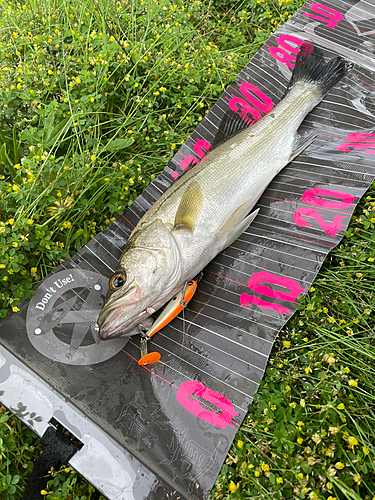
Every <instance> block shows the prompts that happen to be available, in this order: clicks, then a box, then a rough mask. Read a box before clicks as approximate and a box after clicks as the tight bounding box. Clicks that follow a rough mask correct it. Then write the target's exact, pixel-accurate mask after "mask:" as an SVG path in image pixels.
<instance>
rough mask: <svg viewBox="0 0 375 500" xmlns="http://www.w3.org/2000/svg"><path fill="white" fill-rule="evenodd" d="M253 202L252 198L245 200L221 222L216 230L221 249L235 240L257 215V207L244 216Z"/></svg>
mask: <svg viewBox="0 0 375 500" xmlns="http://www.w3.org/2000/svg"><path fill="white" fill-rule="evenodd" d="M253 203H254V201H253V200H247V201H245V202H244V203H242V205H240V206H239V207H238V208H237V209H236V210H235V211H234V212H233V213H232V214H231V215H230V216H229V217H228V218H227V219H226V221H225V222H224V224H222V226H221V227H220V229H219V231H218V236H219V239H220V240H221V242H220V244H221V250H224V248H226V247H227V246H229V245H231V244H232V243H233V242H234V241H236V239H237V238H239V237H240V236H241V234H242V233H243V232H244V231H245V230H246V229H247V228H248V227H249V226H250V224H251V223H252V222H253V220H254V219H255V217H256V216H257V215H258V212H259V208H258V209H257V210H255V211H254V212H252V213H251V214H249V215H248V216H246V214H248V213H249V211H250V210H251V206H252V205H253ZM221 250H220V251H221Z"/></svg>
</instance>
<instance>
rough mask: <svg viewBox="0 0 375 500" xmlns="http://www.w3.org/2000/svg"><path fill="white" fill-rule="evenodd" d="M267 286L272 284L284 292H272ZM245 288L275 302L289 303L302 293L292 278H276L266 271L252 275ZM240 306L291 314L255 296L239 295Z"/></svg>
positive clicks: (278, 305) (299, 286)
mask: <svg viewBox="0 0 375 500" xmlns="http://www.w3.org/2000/svg"><path fill="white" fill-rule="evenodd" d="M266 283H268V284H274V285H278V286H281V287H283V288H284V289H285V291H281V292H279V291H276V290H272V289H271V288H270V287H269V286H267V285H266ZM247 286H248V287H249V288H251V290H253V291H254V292H257V293H261V294H262V295H266V296H267V297H272V298H273V299H277V300H286V301H289V302H294V301H295V300H296V298H297V297H298V295H299V294H300V293H301V292H303V291H304V289H303V288H302V287H301V285H300V284H299V283H298V282H297V281H295V280H293V279H292V278H285V277H283V276H277V274H271V273H269V272H268V271H261V272H259V273H254V274H253V275H252V276H251V278H250V279H249V281H248V283H247ZM240 303H241V306H244V307H246V306H248V305H250V304H254V305H257V306H259V307H261V308H262V309H268V310H270V311H276V312H278V313H281V314H286V313H292V311H291V310H290V309H288V308H287V307H284V306H282V305H280V304H276V303H274V302H267V301H265V300H263V299H261V298H259V297H257V296H256V295H248V294H247V293H241V296H240Z"/></svg>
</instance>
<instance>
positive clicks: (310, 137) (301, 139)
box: [289, 132, 316, 161]
mask: <svg viewBox="0 0 375 500" xmlns="http://www.w3.org/2000/svg"><path fill="white" fill-rule="evenodd" d="M315 138H316V134H310V133H309V132H305V133H304V134H297V135H296V138H295V139H294V144H293V150H292V153H291V155H290V157H289V161H292V160H293V159H294V158H295V157H296V156H298V155H299V154H301V153H302V151H304V150H305V149H306V148H307V147H309V146H310V144H311V143H312V142H313V141H314V139H315Z"/></svg>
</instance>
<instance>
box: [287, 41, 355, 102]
mask: <svg viewBox="0 0 375 500" xmlns="http://www.w3.org/2000/svg"><path fill="white" fill-rule="evenodd" d="M352 67H353V64H352V63H351V62H349V61H347V60H346V59H343V58H342V57H335V58H333V59H330V60H329V61H328V62H325V60H324V55H323V52H322V51H321V50H320V49H318V48H317V47H315V46H313V45H311V43H309V42H303V43H302V45H301V46H300V49H299V52H298V54H297V58H296V64H295V66H294V71H293V75H292V78H291V80H290V83H289V87H288V90H289V89H291V87H293V85H295V84H296V83H297V82H306V83H311V84H315V85H316V86H317V87H319V89H320V91H321V97H322V99H323V97H324V96H325V95H326V94H327V93H328V92H329V91H330V89H331V88H332V87H333V86H334V85H336V83H337V82H338V81H339V80H341V78H343V77H344V76H345V75H346V74H347V73H348V72H349V71H350V70H351V68H352Z"/></svg>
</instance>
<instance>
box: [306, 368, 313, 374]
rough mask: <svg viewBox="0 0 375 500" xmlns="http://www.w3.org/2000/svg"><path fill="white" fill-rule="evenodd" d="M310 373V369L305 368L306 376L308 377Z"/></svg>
mask: <svg viewBox="0 0 375 500" xmlns="http://www.w3.org/2000/svg"><path fill="white" fill-rule="evenodd" d="M311 372H312V369H311V368H310V367H309V366H308V367H307V368H305V373H306V375H308V374H309V373H311Z"/></svg>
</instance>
